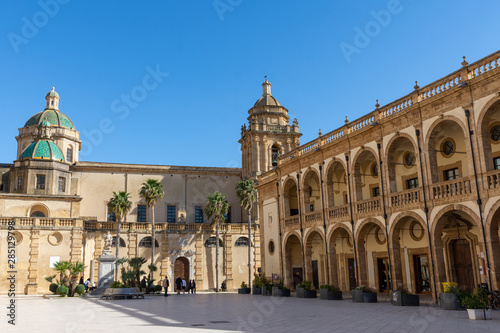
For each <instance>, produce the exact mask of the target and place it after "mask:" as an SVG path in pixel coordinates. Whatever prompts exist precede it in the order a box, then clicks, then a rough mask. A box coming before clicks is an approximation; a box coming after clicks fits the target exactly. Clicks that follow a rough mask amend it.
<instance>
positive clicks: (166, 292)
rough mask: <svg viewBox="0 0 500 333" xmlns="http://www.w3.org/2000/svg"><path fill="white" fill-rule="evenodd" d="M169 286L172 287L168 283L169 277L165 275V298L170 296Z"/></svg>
mask: <svg viewBox="0 0 500 333" xmlns="http://www.w3.org/2000/svg"><path fill="white" fill-rule="evenodd" d="M168 286H170V283H169V282H168V276H166V275H165V279H164V280H163V288H165V295H163V296H164V297H167V296H168Z"/></svg>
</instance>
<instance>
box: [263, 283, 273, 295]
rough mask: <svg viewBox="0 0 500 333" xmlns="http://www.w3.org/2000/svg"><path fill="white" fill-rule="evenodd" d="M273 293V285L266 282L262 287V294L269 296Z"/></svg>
mask: <svg viewBox="0 0 500 333" xmlns="http://www.w3.org/2000/svg"><path fill="white" fill-rule="evenodd" d="M272 294H273V285H272V284H271V283H266V284H265V285H264V286H263V287H262V296H271V295H272Z"/></svg>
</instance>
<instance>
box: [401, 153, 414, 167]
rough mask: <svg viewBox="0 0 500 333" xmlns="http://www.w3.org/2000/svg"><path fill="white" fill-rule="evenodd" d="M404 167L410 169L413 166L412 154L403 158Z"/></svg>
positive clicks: (407, 154)
mask: <svg viewBox="0 0 500 333" xmlns="http://www.w3.org/2000/svg"><path fill="white" fill-rule="evenodd" d="M404 163H405V166H407V167H411V166H413V165H414V164H415V155H413V153H412V152H408V153H406V154H405V156H404Z"/></svg>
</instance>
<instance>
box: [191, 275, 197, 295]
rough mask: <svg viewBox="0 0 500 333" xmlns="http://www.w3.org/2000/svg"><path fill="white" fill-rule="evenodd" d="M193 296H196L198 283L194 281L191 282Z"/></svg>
mask: <svg viewBox="0 0 500 333" xmlns="http://www.w3.org/2000/svg"><path fill="white" fill-rule="evenodd" d="M191 294H196V282H194V279H193V280H192V281H191Z"/></svg>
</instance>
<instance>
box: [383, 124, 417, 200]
mask: <svg viewBox="0 0 500 333" xmlns="http://www.w3.org/2000/svg"><path fill="white" fill-rule="evenodd" d="M408 146H409V147H408ZM400 148H406V149H400ZM408 153H412V154H413V158H414V162H413V166H411V167H410V166H407V165H405V158H406V156H407V155H410V154H408ZM383 156H384V160H385V162H386V163H385V168H384V171H386V174H387V177H386V183H387V184H388V189H389V190H390V192H391V193H395V192H401V191H404V190H406V189H408V188H407V187H408V186H407V184H405V181H406V180H408V179H414V178H417V179H419V178H420V177H419V168H418V165H419V163H418V160H417V158H418V146H417V144H416V142H415V141H414V140H413V138H412V137H411V136H410V135H408V134H406V133H402V134H398V135H395V136H393V137H392V138H391V139H390V140H389V143H388V145H387V149H386V151H385V152H384V155H383ZM410 157H411V155H410ZM397 160H401V161H397ZM398 180H400V182H398Z"/></svg>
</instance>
